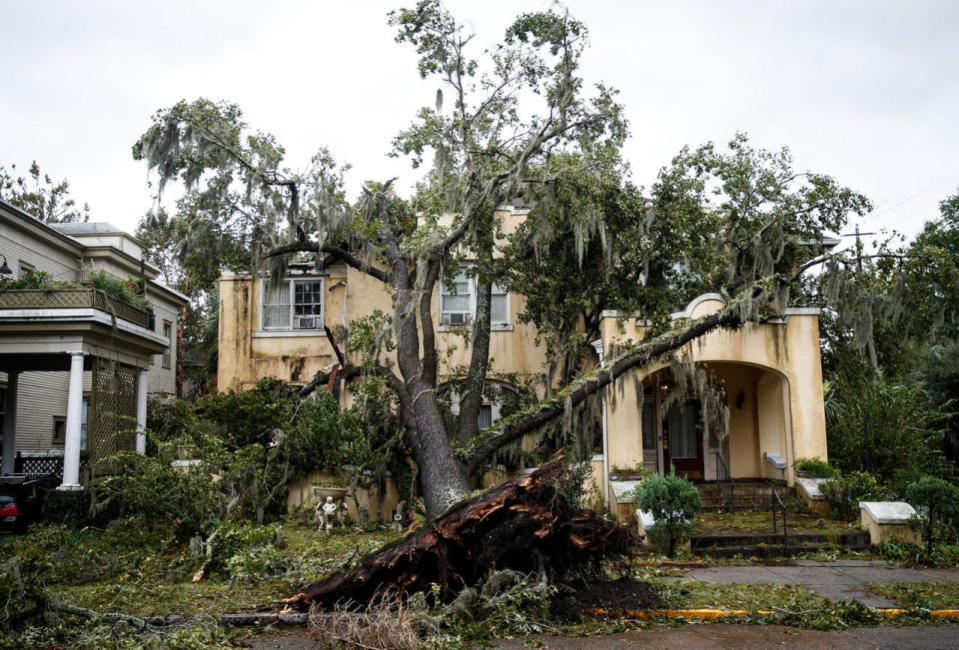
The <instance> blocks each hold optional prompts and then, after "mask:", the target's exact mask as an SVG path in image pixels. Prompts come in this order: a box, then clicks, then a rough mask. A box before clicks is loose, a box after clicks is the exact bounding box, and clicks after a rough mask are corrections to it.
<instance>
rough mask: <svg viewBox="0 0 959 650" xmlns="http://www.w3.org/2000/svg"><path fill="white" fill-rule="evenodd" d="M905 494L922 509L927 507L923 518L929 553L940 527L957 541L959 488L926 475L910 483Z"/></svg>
mask: <svg viewBox="0 0 959 650" xmlns="http://www.w3.org/2000/svg"><path fill="white" fill-rule="evenodd" d="M905 497H906V500H907V501H908V502H909V503H910V504H912V505H913V506H915V507H916V508H917V509H920V512H922V511H923V510H924V512H922V514H921V518H920V520H921V525H922V536H923V538H925V540H926V552H927V553H928V554H930V555H931V554H932V544H933V541H934V540H935V538H936V533H937V531H939V530H941V531H942V533H944V534H945V535H949V536H950V537H951V538H952V541H953V542H955V541H956V537H957V534H959V487H956V486H955V485H953V484H952V483H949V482H948V481H944V480H943V479H941V478H936V477H933V476H923V477H922V478H920V479H919V480H918V481H915V482H913V483H909V484H908V485H907V486H906V489H905Z"/></svg>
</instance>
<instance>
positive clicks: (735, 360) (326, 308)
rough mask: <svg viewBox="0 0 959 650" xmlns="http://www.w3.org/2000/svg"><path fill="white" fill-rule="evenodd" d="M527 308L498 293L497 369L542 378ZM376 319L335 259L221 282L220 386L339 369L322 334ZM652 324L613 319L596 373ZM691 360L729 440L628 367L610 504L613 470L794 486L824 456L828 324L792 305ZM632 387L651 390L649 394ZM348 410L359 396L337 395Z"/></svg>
mask: <svg viewBox="0 0 959 650" xmlns="http://www.w3.org/2000/svg"><path fill="white" fill-rule="evenodd" d="M527 213H528V211H527V210H526V209H523V208H514V207H510V206H506V207H503V208H501V209H499V210H498V213H497V217H498V218H499V219H500V220H501V222H502V224H503V227H504V231H505V232H507V233H508V232H510V231H511V230H512V229H513V228H515V226H516V225H517V224H518V223H520V221H521V220H522V219H523V218H524V217H525V215H526V214H527ZM456 284H457V286H456V289H455V291H454V290H453V289H452V288H447V287H445V286H442V285H441V286H439V288H438V290H437V291H436V293H435V294H434V296H433V300H434V304H433V314H434V326H435V331H436V340H437V348H438V354H439V359H440V360H441V362H440V363H441V366H440V381H441V382H442V380H443V379H444V377H449V376H450V375H452V374H453V373H454V372H455V370H456V369H457V368H461V367H466V366H467V365H468V363H469V347H468V346H467V345H466V344H465V340H464V338H463V336H462V335H461V334H460V333H458V332H457V327H456V325H457V324H460V323H463V322H466V321H468V320H469V318H470V315H471V313H472V312H473V311H475V291H474V287H473V285H472V281H471V280H470V279H469V278H467V277H465V276H464V277H460V278H457V282H456ZM723 304H724V303H723V298H722V297H721V296H719V295H718V294H706V295H703V296H700V297H698V298H696V299H695V300H693V301H692V302H691V303H689V304H688V305H685V306H680V307H681V309H680V310H678V311H677V312H676V313H675V314H673V319H674V320H676V321H681V320H684V319H696V318H700V317H702V316H705V315H707V314H710V313H713V312H715V311H717V310H719V309H721V308H722V307H723ZM523 306H524V303H523V298H522V296H519V295H514V294H510V293H507V292H505V291H502V290H500V289H497V288H494V294H493V305H492V313H493V316H492V320H493V325H492V332H491V342H490V356H491V357H492V363H491V368H490V372H491V373H497V374H498V373H516V374H518V375H534V374H541V373H542V372H543V369H544V367H545V364H546V361H547V359H546V354H545V349H544V347H543V346H538V345H537V344H536V340H535V339H536V331H535V328H534V327H533V326H532V325H526V324H523V323H521V322H519V320H518V319H517V318H516V315H517V314H519V313H521V312H522V310H523ZM376 309H379V310H382V311H383V312H385V313H390V312H391V303H390V297H389V295H388V293H387V292H386V291H385V290H384V288H383V286H382V285H381V284H380V283H379V282H378V281H376V280H374V279H373V278H370V277H369V276H367V275H366V274H364V273H361V272H359V271H357V270H355V269H352V268H350V267H348V266H346V265H345V264H342V263H338V262H332V263H330V264H329V265H327V266H325V267H323V268H322V269H318V268H317V266H316V265H315V264H313V263H310V264H291V265H290V268H289V271H288V274H287V276H286V277H284V278H283V279H282V280H281V281H280V282H279V283H278V284H275V285H271V284H270V282H269V280H268V279H267V278H257V277H253V276H251V275H229V274H228V275H224V276H223V277H221V278H220V331H219V376H218V385H219V389H220V390H229V389H237V390H239V389H243V388H247V387H250V386H252V384H253V383H254V382H255V381H256V380H257V379H259V378H261V377H277V378H280V379H283V380H285V381H289V382H292V383H294V384H303V383H305V382H307V381H308V380H309V379H310V378H311V377H312V376H313V375H314V374H315V373H316V372H317V371H320V370H324V369H329V368H331V367H332V366H333V365H334V364H335V363H336V358H335V355H334V352H333V349H332V347H331V345H330V343H329V341H327V339H326V336H325V333H324V330H323V326H324V325H328V326H329V327H330V328H335V327H336V326H337V325H344V326H346V325H348V324H349V323H350V322H351V321H353V320H355V319H357V318H360V317H362V316H366V315H369V314H371V313H372V312H373V311H374V310H376ZM646 329H647V324H646V323H645V322H644V321H642V320H640V319H638V318H636V317H630V316H628V315H623V314H619V313H616V312H604V313H603V314H602V320H601V337H600V339H598V340H597V341H595V342H594V344H593V347H594V348H595V350H596V354H597V359H596V363H603V362H604V361H605V358H606V356H607V355H609V354H611V353H612V350H613V348H614V347H615V346H618V345H622V344H624V343H627V342H629V341H634V342H636V341H640V340H641V339H642V337H643V335H644V332H645V331H646ZM683 354H684V355H687V358H691V359H692V360H693V361H695V363H697V364H699V365H701V366H703V367H705V369H706V370H707V371H708V372H709V374H710V376H711V377H712V379H713V381H714V382H716V383H718V384H719V385H720V386H721V387H722V388H723V389H724V393H725V395H726V400H727V406H728V408H729V413H730V417H729V433H728V436H726V437H725V438H724V439H722V440H720V439H719V438H718V437H716V436H709V435H705V436H704V435H703V433H702V432H701V430H700V427H699V426H698V420H699V418H698V417H697V416H696V409H695V408H694V407H695V405H694V404H691V403H690V404H686V405H682V406H678V407H673V408H672V409H670V410H669V412H666V409H664V408H663V401H664V398H665V397H666V395H667V394H668V391H669V390H670V379H671V378H670V370H669V368H668V367H667V366H664V365H653V366H650V367H645V368H641V369H638V370H634V371H631V372H630V373H627V374H626V375H625V376H623V377H621V378H620V379H619V380H617V382H616V384H615V385H613V386H611V387H609V388H608V389H607V392H606V398H605V400H604V411H605V412H604V415H605V417H604V422H603V425H602V426H603V432H604V435H603V444H602V449H601V453H598V454H597V455H596V457H594V458H593V467H594V481H595V483H596V485H597V488H599V491H600V492H601V493H603V494H605V495H606V498H607V500H609V499H610V497H611V496H612V498H614V499H615V490H614V489H611V488H610V485H611V474H612V470H613V469H614V468H636V467H638V466H640V465H645V467H646V468H647V469H648V470H650V471H652V472H660V473H662V472H664V471H668V470H669V468H670V466H675V467H676V470H677V472H680V473H683V474H685V475H686V476H688V477H689V478H691V479H693V480H702V481H714V480H716V479H717V478H725V476H724V473H726V472H728V473H729V474H730V475H731V476H732V477H733V478H736V479H769V478H773V479H784V480H785V481H786V482H787V483H788V484H789V485H792V484H793V480H794V469H793V465H794V463H795V461H796V460H799V459H803V458H816V457H818V458H822V459H824V460H825V459H826V431H825V417H824V411H823V390H822V370H821V367H820V350H819V320H818V311H817V310H814V309H801V308H796V309H787V310H786V311H785V314H784V315H783V317H782V318H780V319H778V320H776V321H773V322H769V323H764V324H754V325H748V326H745V327H742V328H740V329H738V330H735V331H732V330H718V331H713V332H711V333H709V334H707V335H706V336H704V337H702V338H700V339H698V340H696V341H694V342H693V343H692V344H690V345H688V346H687V347H686V349H685V350H683ZM637 387H642V390H641V391H640V390H639V389H638V388H637ZM341 399H343V400H344V403H345V404H348V403H349V399H350V396H349V394H348V393H347V394H345V395H343V396H342V397H341ZM498 415H499V413H498V405H497V404H495V403H489V404H485V405H484V407H483V411H482V412H481V414H480V423H481V426H488V425H489V424H490V423H491V422H493V421H495V420H496V419H497V418H498Z"/></svg>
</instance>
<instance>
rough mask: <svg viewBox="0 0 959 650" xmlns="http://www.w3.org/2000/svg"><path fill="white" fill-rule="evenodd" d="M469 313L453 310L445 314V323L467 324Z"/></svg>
mask: <svg viewBox="0 0 959 650" xmlns="http://www.w3.org/2000/svg"><path fill="white" fill-rule="evenodd" d="M467 320H469V314H468V313H466V312H463V311H452V312H446V313H445V314H443V324H444V325H465V324H466V321H467Z"/></svg>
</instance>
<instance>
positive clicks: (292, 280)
mask: <svg viewBox="0 0 959 650" xmlns="http://www.w3.org/2000/svg"><path fill="white" fill-rule="evenodd" d="M328 277H329V276H328V275H315V274H312V275H298V276H292V275H285V276H283V278H282V279H281V280H280V282H286V283H287V289H288V291H289V301H290V315H289V319H288V321H287V322H288V323H289V325H287V326H286V327H266V325H265V324H264V321H265V313H266V310H265V306H266V297H267V295H266V287H267V283H268V282H269V281H270V280H269V278H260V296H259V312H260V318H259V321H260V322H259V329H258V330H256V331H255V332H254V333H253V337H254V338H261V337H258V336H256V335H257V334H258V333H262V337H265V336H269V335H272V334H273V333H281V332H293V334H285V336H309V335H311V334H314V333H317V332H318V333H320V334H322V335H324V336H325V335H326V332H325V330H324V328H323V325H324V324H325V323H326V280H327V278H328ZM317 281H318V282H319V283H320V313H319V314H318V315H314V316H312V318H318V319H319V320H320V327H317V328H314V329H297V328H295V327H293V321H294V319H295V318H296V316H295V312H296V290H295V287H296V283H297V282H317ZM308 318H309V317H308ZM301 332H307V333H310V334H301ZM278 335H279V336H284V334H278Z"/></svg>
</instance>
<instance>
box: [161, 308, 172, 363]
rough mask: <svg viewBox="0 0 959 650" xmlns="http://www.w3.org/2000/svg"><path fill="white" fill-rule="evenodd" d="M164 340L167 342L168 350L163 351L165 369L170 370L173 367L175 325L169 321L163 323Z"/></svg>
mask: <svg viewBox="0 0 959 650" xmlns="http://www.w3.org/2000/svg"><path fill="white" fill-rule="evenodd" d="M163 338H165V339H166V340H167V346H166V349H165V350H163V367H164V368H169V367H171V366H172V365H173V323H171V322H170V321H168V320H165V321H163Z"/></svg>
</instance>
